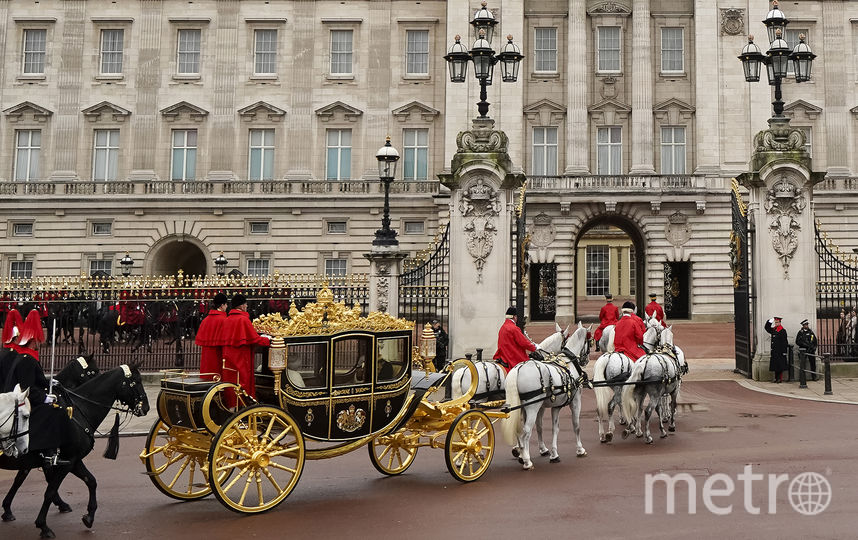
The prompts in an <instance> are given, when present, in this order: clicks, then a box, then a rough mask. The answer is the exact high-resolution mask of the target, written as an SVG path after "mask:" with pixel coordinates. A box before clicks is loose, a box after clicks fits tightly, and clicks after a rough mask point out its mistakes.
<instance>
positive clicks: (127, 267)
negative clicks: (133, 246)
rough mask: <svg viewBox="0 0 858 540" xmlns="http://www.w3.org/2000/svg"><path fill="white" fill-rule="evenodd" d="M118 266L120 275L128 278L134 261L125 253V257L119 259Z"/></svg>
mask: <svg viewBox="0 0 858 540" xmlns="http://www.w3.org/2000/svg"><path fill="white" fill-rule="evenodd" d="M119 265H120V266H121V267H122V275H123V276H125V277H128V276H130V275H131V268H132V267H133V266H134V259H132V258H131V254H130V253H128V252H127V251H126V252H125V256H124V257H122V258H121V259H119Z"/></svg>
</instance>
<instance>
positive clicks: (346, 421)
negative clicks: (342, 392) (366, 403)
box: [337, 404, 366, 433]
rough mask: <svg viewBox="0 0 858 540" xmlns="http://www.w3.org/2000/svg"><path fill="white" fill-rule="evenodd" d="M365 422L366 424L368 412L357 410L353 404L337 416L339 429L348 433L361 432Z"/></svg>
mask: <svg viewBox="0 0 858 540" xmlns="http://www.w3.org/2000/svg"><path fill="white" fill-rule="evenodd" d="M364 422H366V411H364V410H363V409H356V408H355V406H354V405H353V404H352V405H349V408H348V409H347V410H342V411H340V413H339V414H338V415H337V427H338V428H340V429H341V430H343V431H345V432H346V433H351V432H353V431H357V430H359V429H360V428H361V426H363V424H364Z"/></svg>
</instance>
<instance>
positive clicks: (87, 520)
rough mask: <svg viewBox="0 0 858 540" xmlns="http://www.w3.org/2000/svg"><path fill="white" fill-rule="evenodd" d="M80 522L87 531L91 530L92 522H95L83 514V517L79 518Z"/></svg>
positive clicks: (89, 516)
mask: <svg viewBox="0 0 858 540" xmlns="http://www.w3.org/2000/svg"><path fill="white" fill-rule="evenodd" d="M80 520H81V521H83V524H84V525H86V528H87V529H91V528H92V523H93V521H95V520H94V519H93V518H92V516H91V515H89V514H84V515H83V517H81V518H80Z"/></svg>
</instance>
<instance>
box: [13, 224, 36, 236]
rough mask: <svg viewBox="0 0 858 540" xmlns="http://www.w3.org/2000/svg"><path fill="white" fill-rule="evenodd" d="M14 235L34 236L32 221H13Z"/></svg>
mask: <svg viewBox="0 0 858 540" xmlns="http://www.w3.org/2000/svg"><path fill="white" fill-rule="evenodd" d="M12 236H33V224H32V223H13V224H12Z"/></svg>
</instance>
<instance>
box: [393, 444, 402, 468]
mask: <svg viewBox="0 0 858 540" xmlns="http://www.w3.org/2000/svg"><path fill="white" fill-rule="evenodd" d="M394 455H395V456H396V461H398V462H399V466H400V467H402V453H401V452H400V449H399V448H397V449H396V453H395V454H394Z"/></svg>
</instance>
